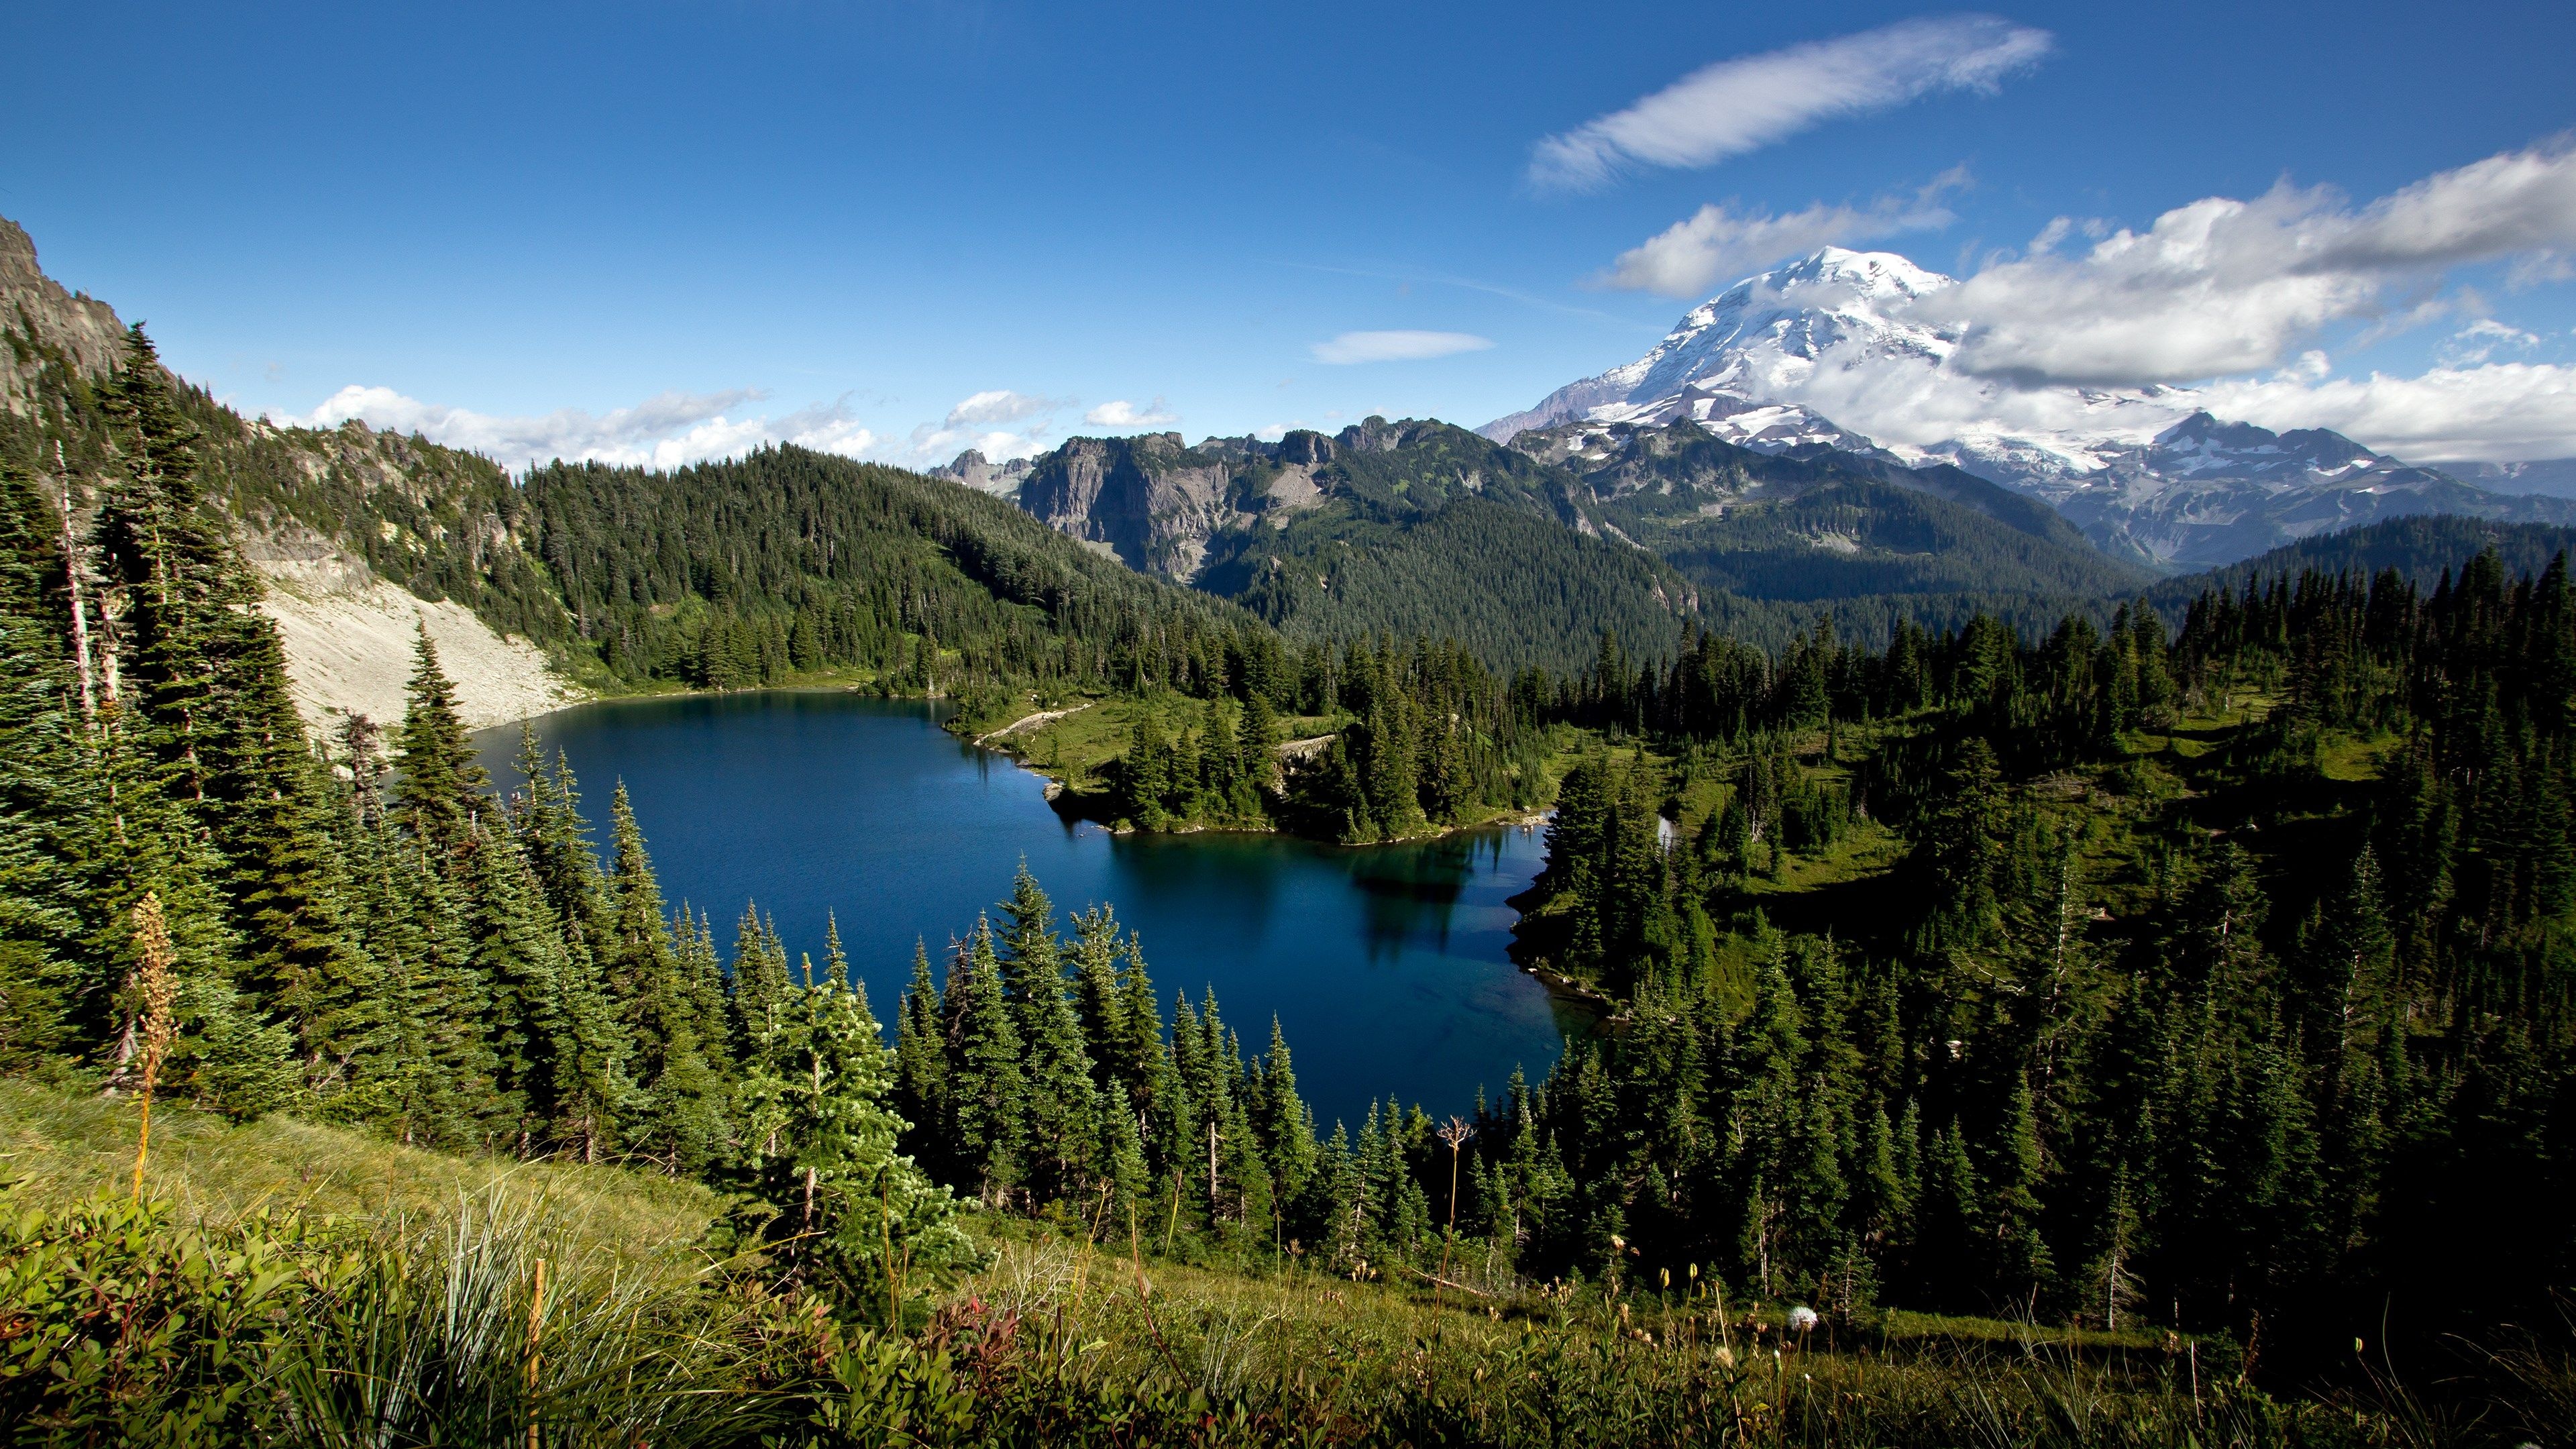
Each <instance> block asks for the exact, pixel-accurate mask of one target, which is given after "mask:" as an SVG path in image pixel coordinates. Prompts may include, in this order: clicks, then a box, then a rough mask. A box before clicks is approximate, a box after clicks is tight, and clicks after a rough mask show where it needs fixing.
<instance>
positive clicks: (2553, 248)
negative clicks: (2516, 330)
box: [1916, 137, 2576, 384]
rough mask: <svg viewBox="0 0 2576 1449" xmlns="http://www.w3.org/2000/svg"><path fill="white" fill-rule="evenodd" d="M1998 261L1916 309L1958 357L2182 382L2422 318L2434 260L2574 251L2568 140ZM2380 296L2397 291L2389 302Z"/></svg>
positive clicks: (2213, 209)
mask: <svg viewBox="0 0 2576 1449" xmlns="http://www.w3.org/2000/svg"><path fill="white" fill-rule="evenodd" d="M2070 230H2072V228H2071V227H2061V226H2057V225H2054V224H2052V225H2051V226H2050V228H2049V229H2048V230H2047V231H2046V232H2043V233H2042V234H2041V237H2040V239H2039V242H2038V243H2035V244H2034V246H2033V248H2032V250H2031V252H2030V253H2029V254H2028V255H2026V256H2023V257H2020V258H2018V259H2013V260H2007V261H2003V262H1999V263H1997V264H1995V265H1993V266H1989V267H1987V268H1985V269H1984V270H1982V271H1980V272H1978V273H1977V274H1976V275H1975V276H1973V277H1970V278H1969V279H1968V280H1967V281H1965V282H1963V283H1961V284H1960V285H1958V286H1956V287H1951V288H1945V289H1943V290H1942V291H1940V292H1936V293H1934V294H1933V295H1931V296H1929V297H1926V298H1924V299H1923V300H1922V301H1921V302H1920V303H1918V304H1916V311H1917V313H1918V314H1919V315H1921V316H1923V317H1925V318H1926V319H1928V320H1932V321H1936V322H1949V323H1952V324H1955V325H1957V326H1959V327H1961V328H1962V329H1964V330H1963V335H1962V341H1961V345H1960V350H1959V354H1958V359H1957V360H1958V363H1959V365H1960V367H1962V368H1963V369H1965V370H1967V371H1969V372H1973V373H1980V374H1984V375H1989V376H1996V377H2007V378H2019V379H2025V380H2029V381H2034V382H2076V383H2105V384H2135V383H2152V382H2186V381H2191V380H2194V379H2199V378H2207V377H2219V376H2226V375H2229V374H2238V373H2245V372H2251V371H2254V370H2256V369H2260V368H2265V367H2270V366H2272V365H2274V364H2275V363H2277V362H2278V361H2280V360H2281V359H2282V358H2283V357H2285V356H2287V355H2289V354H2290V353H2291V352H2292V351H2293V350H2294V349H2297V348H2300V347H2302V346H2304V345H2305V344H2306V341H2307V339H2308V338H2310V337H2311V336H2312V335H2314V334H2315V333H2316V332H2317V330H2318V329H2319V328H2322V327H2325V326H2327V325H2328V324H2331V323H2336V322H2341V321H2346V320H2352V319H2360V318H2372V317H2387V316H2389V314H2390V313H2391V311H2392V308H2393V309H2394V311H2395V312H2396V314H2397V315H2396V320H2398V321H2400V322H2406V321H2423V320H2427V319H2428V318H2429V317H2430V316H2433V315H2438V314H2439V313H2440V312H2442V311H2444V310H2446V308H2444V307H2443V306H2442V305H2440V304H2438V303H2434V304H2429V305H2428V304H2426V303H2424V302H2421V301H2418V302H2417V303H2416V304H2415V305H2414V306H2413V307H2412V308H2411V310H2410V309H2409V308H2408V307H2407V306H2406V305H2404V304H2405V303H2406V301H2407V298H2408V295H2409V294H2410V293H2415V294H2420V293H2422V292H2423V291H2425V290H2427V289H2429V288H2431V287H2433V286H2434V285H2435V284H2437V283H2438V282H2439V280H2440V278H2441V277H2442V275H2443V274H2444V273H2445V272H2446V271H2447V270H2448V269H2450V268H2452V267H2455V266H2462V265H2466V264H2469V263H2474V262H2486V261H2495V260H2499V259H2507V258H2510V259H2513V260H2514V261H2515V262H2516V266H2517V272H2518V273H2519V274H2523V275H2533V274H2541V273H2545V272H2546V271H2547V269H2548V268H2549V267H2551V266H2552V265H2555V264H2556V263H2558V262H2560V261H2562V260H2563V258H2564V256H2565V255H2566V254H2567V253H2568V252H2569V251H2571V250H2576V145H2571V143H2570V141H2569V140H2568V138H2565V137H2561V138H2558V139H2556V140H2553V141H2550V142H2546V143H2543V144H2541V145H2538V146H2533V147H2530V148H2527V149H2525V150H2520V151H2511V152H2505V153H2503V154H2500V155H2496V156H2490V157H2488V158H2487V159H2485V160H2483V161H2478V162H2475V163H2472V164H2470V165H2467V166H2462V167H2459V168H2457V169H2456V170H2451V171H2444V172H2441V173H2439V174H2437V175H2433V176H2429V177H2426V178H2425V179H2424V180H2422V181H2418V182H2416V183H2415V184H2413V185H2411V186H2408V187H2405V188H2403V189H2402V190H2399V191H2396V192H2392V193H2390V194H2389V195H2387V196H2384V197H2381V198H2380V199H2378V200H2377V201H2374V202H2371V203H2370V204H2369V205H2367V206H2363V207H2360V208H2358V209H2355V208H2352V207H2350V206H2348V205H2346V204H2345V203H2344V200H2343V198H2342V197H2341V196H2340V195H2339V194H2338V193H2336V192H2334V191H2333V190H2331V189H2328V188H2324V187H2316V188H2298V187H2292V186H2289V185H2287V184H2283V185H2280V186H2276V187H2274V188H2273V189H2272V190H2270V191H2268V192H2265V193H2264V194H2263V195H2261V196H2258V197H2255V198H2254V199H2253V200H2251V201H2238V200H2234V199H2232V198H2228V197H2223V196H2213V197H2207V198H2204V199H2202V200H2200V201H2195V202H2192V203H2190V204H2189V205H2187V206H2180V207H2176V208H2175V209H2173V210H2171V211H2168V212H2166V213H2165V214H2164V215H2162V216H2160V217H2157V218H2156V220H2155V224H2154V225H2153V226H2151V227H2149V228H2148V229H2147V230H2146V231H2144V232H2134V231H2129V230H2126V229H2122V230H2118V231H2112V232H2109V233H2108V234H2107V235H2103V236H2102V237H2101V239H2100V240H2099V241H2097V242H2095V243H2094V244H2093V245H2092V246H2091V247H2090V248H2089V249H2087V250H2085V251H2083V252H2082V253H2080V254H2077V255H2069V256H2061V255H2059V254H2057V253H2056V252H2055V251H2054V250H2052V249H2051V247H2052V246H2053V245H2054V244H2055V243H2056V242H2059V241H2062V240H2063V239H2065V237H2066V236H2067V234H2068V232H2069V231H2070ZM2392 297H2394V298H2395V299H2396V301H2395V302H2394V303H2392V301H2391V299H2392Z"/></svg>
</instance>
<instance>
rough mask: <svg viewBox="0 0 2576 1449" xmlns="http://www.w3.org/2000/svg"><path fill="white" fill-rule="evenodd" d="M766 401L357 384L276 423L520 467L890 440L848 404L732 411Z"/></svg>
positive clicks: (842, 447)
mask: <svg viewBox="0 0 2576 1449" xmlns="http://www.w3.org/2000/svg"><path fill="white" fill-rule="evenodd" d="M760 397H761V394H760V393H759V392H757V391H754V390H752V389H749V388H735V389H730V390H727V391H724V392H713V393H682V392H665V393H658V394H656V395H654V396H652V397H649V398H646V399H645V400H644V401H642V402H640V403H637V404H635V405H634V406H633V407H625V408H615V409H611V410H610V411H608V412H605V413H591V412H587V411H585V410H583V409H581V408H558V409H556V410H555V411H553V412H550V413H546V414H543V415H540V416H525V417H510V416H500V415H496V414H491V413H478V412H475V411H473V410H471V409H468V408H459V407H449V406H446V405H444V404H441V403H428V402H422V401H421V400H420V399H418V398H413V397H406V396H404V395H403V394H401V393H398V392H396V391H394V390H393V389H392V388H389V387H363V386H359V385H356V384H352V385H350V386H348V387H344V388H342V389H340V390H339V391H338V392H336V393H333V394H332V395H331V396H330V398H329V399H328V400H327V401H325V402H324V403H323V404H322V405H321V406H320V407H317V408H315V409H314V410H313V411H312V412H310V413H306V414H303V415H300V416H298V415H293V414H280V413H275V412H272V413H270V414H269V415H268V416H269V420H270V421H271V422H275V423H282V424H287V425H291V426H295V427H306V428H335V427H338V426H339V425H340V424H342V423H344V422H347V421H349V420H350V419H352V418H354V419H356V420H358V421H360V422H363V423H365V424H366V425H367V426H369V427H371V428H375V429H378V430H380V431H384V432H393V433H417V434H419V435H420V436H422V437H424V438H427V439H428V440H429V441H431V442H433V443H439V444H442V445H444V446H447V447H451V448H462V449H465V450H467V451H469V452H475V453H481V454H483V455H484V456H485V457H488V458H491V459H493V460H495V461H497V462H500V463H502V464H504V465H507V466H509V467H513V468H516V467H522V466H525V465H527V464H530V463H543V462H550V461H553V460H555V459H558V458H560V459H563V460H565V461H566V462H574V463H614V464H621V465H634V466H642V467H651V468H678V467H685V466H686V465H688V464H691V463H702V462H705V461H707V460H708V459H710V458H724V457H731V456H734V455H736V454H739V453H743V452H747V451H749V450H750V449H752V448H756V447H759V446H760V445H762V444H764V443H794V444H796V445H798V446H800V447H807V448H813V449H816V450H817V451H820V452H827V453H841V454H845V455H847V456H849V457H853V458H855V457H862V456H865V455H866V454H867V453H868V452H869V451H870V450H871V449H873V448H875V447H876V446H877V445H878V443H879V441H880V440H879V439H878V437H877V435H876V434H875V433H872V432H870V431H869V430H868V429H866V428H864V427H861V426H859V424H858V423H857V422H856V421H855V420H853V419H852V418H851V417H850V416H849V415H848V412H847V410H846V408H845V407H844V406H843V405H842V404H840V403H831V404H816V405H815V406H812V407H807V408H801V409H798V410H796V411H794V412H789V413H781V414H777V415H774V416H759V417H740V418H737V417H734V416H731V415H732V414H733V413H734V412H735V411H736V410H737V409H739V408H740V407H741V406H742V405H743V404H744V403H747V402H753V401H757V400H758V399H759V398H760Z"/></svg>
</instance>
